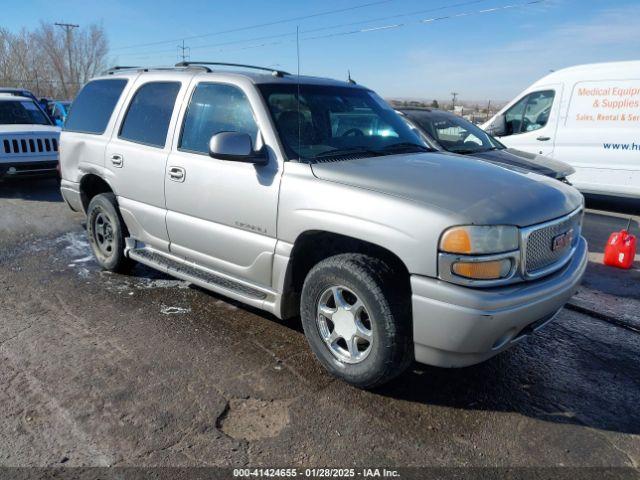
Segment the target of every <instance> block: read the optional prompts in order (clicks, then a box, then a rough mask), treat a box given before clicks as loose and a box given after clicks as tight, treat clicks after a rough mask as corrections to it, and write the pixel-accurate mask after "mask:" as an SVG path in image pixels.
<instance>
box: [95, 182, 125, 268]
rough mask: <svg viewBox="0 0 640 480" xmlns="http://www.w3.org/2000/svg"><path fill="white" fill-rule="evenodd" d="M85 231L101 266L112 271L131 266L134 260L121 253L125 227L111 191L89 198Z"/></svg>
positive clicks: (123, 244)
mask: <svg viewBox="0 0 640 480" xmlns="http://www.w3.org/2000/svg"><path fill="white" fill-rule="evenodd" d="M87 235H88V236H89V243H90V244H91V249H92V250H93V254H94V256H95V257H96V260H97V261H98V263H99V264H100V266H101V267H102V268H104V269H106V270H110V271H112V272H125V271H127V270H129V269H130V268H131V266H132V265H133V261H132V260H131V259H129V258H127V257H126V256H125V255H124V247H125V238H126V236H127V227H126V226H125V224H124V221H123V220H122V217H121V216H120V212H118V204H117V201H116V196H115V195H114V194H113V193H101V194H100V195H96V196H95V197H93V198H92V199H91V202H90V203H89V208H87Z"/></svg>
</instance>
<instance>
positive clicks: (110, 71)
mask: <svg viewBox="0 0 640 480" xmlns="http://www.w3.org/2000/svg"><path fill="white" fill-rule="evenodd" d="M137 68H143V67H137V66H125V65H115V66H113V67H110V68H107V69H106V70H105V71H104V72H103V73H102V74H103V75H112V74H113V73H114V72H117V71H119V70H135V69H137Z"/></svg>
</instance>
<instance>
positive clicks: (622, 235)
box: [604, 220, 636, 268]
mask: <svg viewBox="0 0 640 480" xmlns="http://www.w3.org/2000/svg"><path fill="white" fill-rule="evenodd" d="M630 223H631V220H629V224H630ZM635 256H636V237H635V236H634V235H631V234H630V233H629V227H628V226H627V228H626V229H624V230H620V231H619V232H613V233H612V234H611V236H610V237H609V240H608V241H607V246H606V247H605V249H604V264H605V265H610V266H612V267H618V268H631V266H632V265H633V259H634V257H635Z"/></svg>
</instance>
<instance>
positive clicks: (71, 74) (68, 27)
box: [55, 22, 80, 96]
mask: <svg viewBox="0 0 640 480" xmlns="http://www.w3.org/2000/svg"><path fill="white" fill-rule="evenodd" d="M55 25H56V26H58V27H60V28H62V29H63V30H64V31H65V33H66V34H67V55H68V56H69V77H70V79H69V81H70V83H73V82H75V80H74V79H75V73H74V72H73V58H72V55H71V35H72V31H73V29H74V28H78V27H80V25H76V24H74V23H62V22H56V23H55ZM66 90H67V91H66V92H65V93H66V94H67V96H69V93H70V92H69V89H68V88H67V89H66Z"/></svg>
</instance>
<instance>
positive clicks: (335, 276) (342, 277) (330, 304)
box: [300, 254, 413, 389]
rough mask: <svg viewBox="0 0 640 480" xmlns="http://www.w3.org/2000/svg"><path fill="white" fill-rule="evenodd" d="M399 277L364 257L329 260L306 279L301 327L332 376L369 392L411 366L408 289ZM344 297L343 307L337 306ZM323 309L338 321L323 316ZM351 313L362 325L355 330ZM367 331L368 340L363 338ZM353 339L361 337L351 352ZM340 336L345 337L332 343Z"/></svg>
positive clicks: (355, 255) (317, 267)
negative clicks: (350, 347)
mask: <svg viewBox="0 0 640 480" xmlns="http://www.w3.org/2000/svg"><path fill="white" fill-rule="evenodd" d="M397 277H398V275H397V274H394V272H393V270H392V269H391V268H390V267H389V265H387V264H386V263H385V262H384V261H382V260H380V259H378V258H374V257H370V256H367V255H362V254H340V255H336V256H333V257H329V258H327V259H325V260H323V261H321V262H319V263H318V264H317V265H315V266H314V267H313V268H312V269H311V271H310V272H309V274H308V275H307V277H306V279H305V281H304V286H303V288H302V298H301V301H300V316H301V318H302V326H303V328H304V333H305V335H306V337H307V340H308V342H309V345H310V346H311V349H312V350H313V352H314V353H315V355H316V357H317V358H318V360H319V361H320V363H321V364H322V365H323V366H324V367H325V368H326V369H327V370H328V371H329V372H330V373H331V374H332V375H333V376H335V377H337V378H340V379H342V380H344V381H345V382H347V383H350V384H352V385H354V386H356V387H359V388H364V389H370V388H374V387H377V386H380V385H382V384H384V383H387V382H389V381H390V380H392V379H393V378H395V377H396V376H398V375H400V374H401V373H402V372H403V371H404V370H406V368H407V367H408V366H409V365H410V364H411V362H412V360H413V339H412V321H411V307H410V304H411V301H410V300H411V299H410V291H409V288H408V287H407V286H404V285H405V284H406V281H403V279H400V278H397ZM403 286H404V287H403ZM340 297H341V300H340V303H341V305H342V306H343V307H344V308H339V307H338V303H339V301H338V300H336V298H340ZM342 300H344V302H346V303H343V302H342ZM320 305H322V306H323V311H326V312H328V315H329V316H331V317H334V318H335V321H334V320H329V316H327V317H325V315H324V314H321V313H320V312H319V308H320ZM345 309H347V310H346V311H347V312H348V313H349V314H345V313H344V310H345ZM338 312H341V313H340V314H338ZM358 312H360V313H358ZM349 315H352V316H353V317H354V319H355V320H354V322H355V325H359V326H357V327H352V326H351V321H352V320H351V318H352V317H351V316H349ZM327 320H329V321H327ZM332 327H333V328H332ZM353 328H356V333H353ZM332 330H333V331H332ZM367 331H368V334H367V335H369V336H368V337H367V335H362V336H360V335H361V332H363V333H366V332H367ZM345 332H346V335H341V334H344V333H345ZM349 335H352V337H351V340H352V341H353V338H354V337H357V336H360V338H356V346H353V343H351V342H350V343H351V346H352V347H353V348H352V349H349V348H348V347H349V343H348V341H347V338H348V337H349ZM336 337H341V338H338V339H337V340H333V341H332V339H335V338H336ZM368 338H370V339H371V340H370V341H369V340H367V339H368ZM345 346H346V347H347V348H345Z"/></svg>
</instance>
